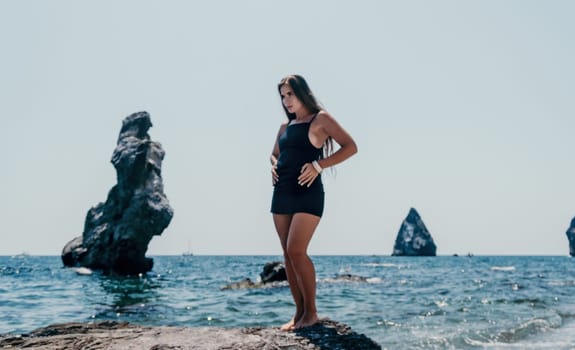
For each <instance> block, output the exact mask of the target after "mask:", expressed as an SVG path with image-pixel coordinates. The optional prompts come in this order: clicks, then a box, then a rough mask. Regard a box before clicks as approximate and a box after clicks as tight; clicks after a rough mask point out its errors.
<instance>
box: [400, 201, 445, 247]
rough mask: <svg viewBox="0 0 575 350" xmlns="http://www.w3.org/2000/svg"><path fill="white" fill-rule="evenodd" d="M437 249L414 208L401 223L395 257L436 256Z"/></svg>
mask: <svg viewBox="0 0 575 350" xmlns="http://www.w3.org/2000/svg"><path fill="white" fill-rule="evenodd" d="M436 250H437V247H436V246H435V243H434V242H433V238H432V237H431V234H430V233H429V231H427V228H426V227H425V224H424V223H423V220H421V217H420V216H419V213H418V212H417V210H415V209H414V208H411V209H410V210H409V213H408V214H407V217H406V218H405V220H403V222H402V223H401V227H400V228H399V232H398V233H397V238H396V239H395V245H394V247H393V253H392V254H391V255H393V256H435V255H436Z"/></svg>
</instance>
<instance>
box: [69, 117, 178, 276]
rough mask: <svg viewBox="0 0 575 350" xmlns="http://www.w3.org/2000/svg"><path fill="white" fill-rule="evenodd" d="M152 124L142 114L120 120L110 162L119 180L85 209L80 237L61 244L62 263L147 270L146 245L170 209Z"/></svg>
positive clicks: (160, 151) (166, 221) (123, 272)
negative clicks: (101, 200) (101, 199)
mask: <svg viewBox="0 0 575 350" xmlns="http://www.w3.org/2000/svg"><path fill="white" fill-rule="evenodd" d="M151 126H152V122H151V120H150V116H149V114H148V113H147V112H138V113H134V114H132V115H130V116H128V117H126V118H125V119H124V121H123V123H122V128H121V130H120V135H119V137H118V142H117V146H116V149H115V150H114V153H113V155H112V160H111V162H112V164H113V165H114V167H115V168H116V173H117V182H118V183H117V184H116V185H115V186H114V187H112V189H111V190H110V191H109V193H108V198H107V199H106V202H105V203H99V204H98V205H96V206H95V207H93V208H91V209H90V210H89V211H88V213H87V215H86V221H85V223H84V232H83V233H82V236H80V237H76V238H74V239H73V240H72V241H70V242H69V243H68V244H66V246H65V247H64V249H63V251H62V262H63V263H64V265H65V266H70V267H87V268H91V269H96V270H101V271H103V272H105V273H116V274H121V275H135V274H139V273H145V272H148V271H150V270H151V269H152V267H153V260H152V259H151V258H146V257H145V255H146V251H147V250H148V244H149V242H150V241H151V240H152V238H153V236H155V235H161V234H162V232H163V231H164V229H165V228H166V227H168V225H169V223H170V221H171V220H172V216H173V215H174V212H173V210H172V208H171V207H170V204H169V202H168V199H167V197H166V195H165V194H164V186H163V183H162V176H161V172H162V160H163V159H164V154H165V153H164V150H163V149H162V146H161V144H160V143H158V142H155V141H152V140H151V139H150V136H149V135H148V129H149V128H150V127H151Z"/></svg>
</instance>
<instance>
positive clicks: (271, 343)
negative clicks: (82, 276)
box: [0, 319, 381, 350]
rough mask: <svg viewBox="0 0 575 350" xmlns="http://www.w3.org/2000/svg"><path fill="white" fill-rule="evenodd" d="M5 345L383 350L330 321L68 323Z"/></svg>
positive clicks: (94, 349) (74, 349) (2, 343)
mask: <svg viewBox="0 0 575 350" xmlns="http://www.w3.org/2000/svg"><path fill="white" fill-rule="evenodd" d="M0 349H43V350H56V349H67V350H81V349H91V350H99V349H102V350H103V349H134V350H136V349H137V350H142V349H146V350H176V349H177V350H188V349H202V350H216V349H217V350H224V349H229V350H256V349H257V350H272V349H273V350H320V349H321V350H331V349H334V350H335V349H337V350H344V349H357V350H363V349H366V350H367V349H370V350H371V349H381V346H380V345H378V344H377V343H376V342H374V341H373V340H371V339H370V338H368V337H367V336H365V335H363V334H358V333H356V332H354V331H352V330H351V328H350V327H349V326H347V325H345V324H342V323H338V322H335V321H332V320H329V319H324V320H322V321H321V322H320V323H318V324H316V325H314V326H312V327H307V328H304V329H302V330H297V331H294V332H283V331H280V330H279V328H272V327H267V328H264V327H255V328H217V327H166V326H161V327H144V326H138V325H135V324H131V323H127V322H116V321H101V322H94V323H64V324H55V325H51V326H48V327H45V328H39V329H37V330H35V331H32V332H31V333H29V334H24V335H21V336H13V335H1V336H0Z"/></svg>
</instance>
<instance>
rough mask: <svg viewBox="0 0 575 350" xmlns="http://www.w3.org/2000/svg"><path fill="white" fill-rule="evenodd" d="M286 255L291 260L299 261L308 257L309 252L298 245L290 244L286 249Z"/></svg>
mask: <svg viewBox="0 0 575 350" xmlns="http://www.w3.org/2000/svg"><path fill="white" fill-rule="evenodd" d="M284 255H285V256H286V258H288V259H289V260H291V261H294V260H298V259H301V258H303V257H306V256H307V252H306V250H305V249H303V248H302V247H299V246H297V245H292V244H288V245H287V247H286V249H285V253H284Z"/></svg>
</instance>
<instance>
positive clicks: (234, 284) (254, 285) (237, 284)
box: [222, 278, 263, 290]
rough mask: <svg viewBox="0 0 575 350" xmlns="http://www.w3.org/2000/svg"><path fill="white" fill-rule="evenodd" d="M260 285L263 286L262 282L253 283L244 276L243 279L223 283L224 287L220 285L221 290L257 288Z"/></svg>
mask: <svg viewBox="0 0 575 350" xmlns="http://www.w3.org/2000/svg"><path fill="white" fill-rule="evenodd" d="M262 286H263V283H254V282H253V281H252V280H251V279H249V278H244V279H243V280H241V281H239V282H232V283H230V284H227V285H225V286H224V287H222V290H228V289H243V288H258V287H262Z"/></svg>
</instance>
